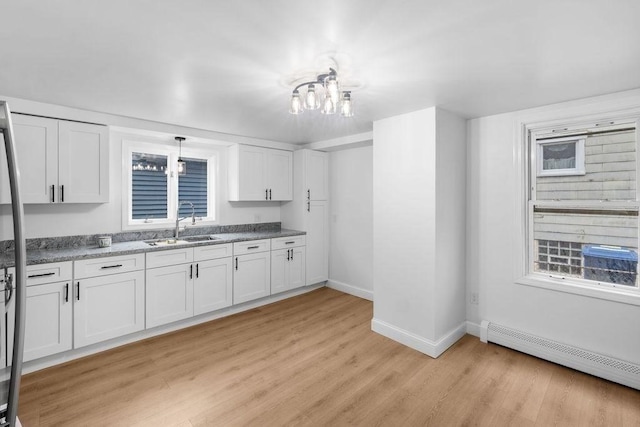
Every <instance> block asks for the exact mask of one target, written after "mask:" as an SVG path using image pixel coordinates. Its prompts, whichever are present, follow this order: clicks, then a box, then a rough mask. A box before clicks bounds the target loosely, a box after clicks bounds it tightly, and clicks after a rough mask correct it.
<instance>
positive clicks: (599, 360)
mask: <svg viewBox="0 0 640 427" xmlns="http://www.w3.org/2000/svg"><path fill="white" fill-rule="evenodd" d="M481 340H482V341H483V342H492V343H495V344H499V345H502V346H504V347H509V348H512V349H514V350H517V351H521V352H523V353H527V354H530V355H532V356H536V357H539V358H541V359H545V360H549V361H551V362H554V363H557V364H559V365H563V366H567V367H569V368H573V369H576V370H578V371H582V372H586V373H588V374H591V375H595V376H597V377H600V378H604V379H606V380H609V381H613V382H616V383H619V384H623V385H626V386H628V387H632V388H635V389H638V390H640V366H639V365H636V364H634V363H630V362H627V361H624V360H620V359H616V358H613V357H610V356H605V355H603V354H599V353H594V352H592V351H588V350H583V349H581V348H578V347H574V346H571V345H567V344H563V343H560V342H557V341H552V340H549V339H546V338H541V337H538V336H535V335H531V334H529V333H526V332H523V331H519V330H517V329H512V328H508V327H506V326H501V325H497V324H495V323H490V322H487V321H484V322H482V327H481Z"/></svg>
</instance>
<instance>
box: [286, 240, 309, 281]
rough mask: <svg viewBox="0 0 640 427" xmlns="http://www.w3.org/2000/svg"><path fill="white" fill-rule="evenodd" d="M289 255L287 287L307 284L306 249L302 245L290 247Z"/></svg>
mask: <svg viewBox="0 0 640 427" xmlns="http://www.w3.org/2000/svg"><path fill="white" fill-rule="evenodd" d="M291 250H292V253H291V257H289V263H288V269H289V278H288V279H289V280H288V282H289V283H288V289H296V288H300V287H302V286H305V285H306V284H307V282H306V275H305V270H306V268H305V267H306V249H305V247H304V246H299V247H297V248H292V249H291Z"/></svg>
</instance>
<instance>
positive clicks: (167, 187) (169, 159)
mask: <svg viewBox="0 0 640 427" xmlns="http://www.w3.org/2000/svg"><path fill="white" fill-rule="evenodd" d="M123 152H124V155H125V159H124V164H125V165H127V167H126V168H125V169H126V170H125V174H124V175H123V177H124V181H125V187H124V188H125V192H124V196H123V209H124V210H123V212H125V215H126V216H125V217H124V219H123V227H124V228H130V229H131V228H140V227H142V228H150V227H151V228H158V227H166V226H167V225H168V224H175V220H176V214H177V212H176V211H177V209H178V206H180V212H179V213H178V214H179V215H180V216H181V217H183V216H191V214H192V208H191V205H190V204H189V203H182V204H180V202H190V203H191V204H193V213H194V214H195V217H196V220H198V221H203V222H207V223H211V222H212V221H214V220H215V191H214V189H215V179H214V177H215V174H214V171H215V164H216V162H215V159H216V157H215V152H205V151H189V150H188V149H183V156H182V158H183V160H184V161H185V162H186V164H187V168H186V169H187V173H186V175H178V173H177V159H178V151H177V148H175V147H171V146H162V145H159V144H148V143H135V142H128V141H125V149H124V150H123Z"/></svg>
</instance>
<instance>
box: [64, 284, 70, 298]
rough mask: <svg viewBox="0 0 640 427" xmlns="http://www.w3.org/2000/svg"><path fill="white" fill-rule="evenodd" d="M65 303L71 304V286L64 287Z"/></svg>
mask: <svg viewBox="0 0 640 427" xmlns="http://www.w3.org/2000/svg"><path fill="white" fill-rule="evenodd" d="M64 302H69V284H68V283H67V284H66V285H64Z"/></svg>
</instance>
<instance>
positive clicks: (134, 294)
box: [73, 271, 145, 348]
mask: <svg viewBox="0 0 640 427" xmlns="http://www.w3.org/2000/svg"><path fill="white" fill-rule="evenodd" d="M74 285H75V286H73V288H74V289H73V297H74V300H73V337H74V348H79V347H83V346H86V345H89V344H93V343H97V342H100V341H104V340H108V339H111V338H116V337H119V336H122V335H126V334H130V333H132V332H137V331H141V330H143V329H144V293H145V292H144V271H133V272H130V273H121V274H113V275H110V276H101V277H92V278H90V279H81V280H78V281H76V282H75V284H74Z"/></svg>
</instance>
